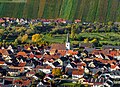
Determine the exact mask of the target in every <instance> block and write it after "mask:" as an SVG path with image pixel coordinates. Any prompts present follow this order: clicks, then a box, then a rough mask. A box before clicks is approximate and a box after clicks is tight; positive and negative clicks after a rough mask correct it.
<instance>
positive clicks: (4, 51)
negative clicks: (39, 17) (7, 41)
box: [0, 49, 9, 55]
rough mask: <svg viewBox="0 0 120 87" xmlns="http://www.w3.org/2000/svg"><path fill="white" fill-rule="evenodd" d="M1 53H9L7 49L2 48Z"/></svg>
mask: <svg viewBox="0 0 120 87" xmlns="http://www.w3.org/2000/svg"><path fill="white" fill-rule="evenodd" d="M0 53H2V55H9V53H8V51H7V49H0Z"/></svg>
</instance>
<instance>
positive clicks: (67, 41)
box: [66, 33, 70, 50]
mask: <svg viewBox="0 0 120 87" xmlns="http://www.w3.org/2000/svg"><path fill="white" fill-rule="evenodd" d="M66 49H67V50H70V39H69V33H68V34H67V38H66Z"/></svg>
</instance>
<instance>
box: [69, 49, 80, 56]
mask: <svg viewBox="0 0 120 87" xmlns="http://www.w3.org/2000/svg"><path fill="white" fill-rule="evenodd" d="M67 53H68V54H70V55H77V54H78V51H73V50H68V51H67Z"/></svg>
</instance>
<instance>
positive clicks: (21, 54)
mask: <svg viewBox="0 0 120 87" xmlns="http://www.w3.org/2000/svg"><path fill="white" fill-rule="evenodd" d="M17 56H23V57H27V53H25V52H18V53H17Z"/></svg>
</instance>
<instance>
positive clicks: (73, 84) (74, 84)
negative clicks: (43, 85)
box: [60, 83, 81, 87]
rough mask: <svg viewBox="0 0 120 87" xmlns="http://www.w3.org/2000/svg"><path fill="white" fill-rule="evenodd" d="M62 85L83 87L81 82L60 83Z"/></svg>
mask: <svg viewBox="0 0 120 87" xmlns="http://www.w3.org/2000/svg"><path fill="white" fill-rule="evenodd" d="M60 86H63V87H64V86H67V87H81V84H77V83H62V84H60Z"/></svg>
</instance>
